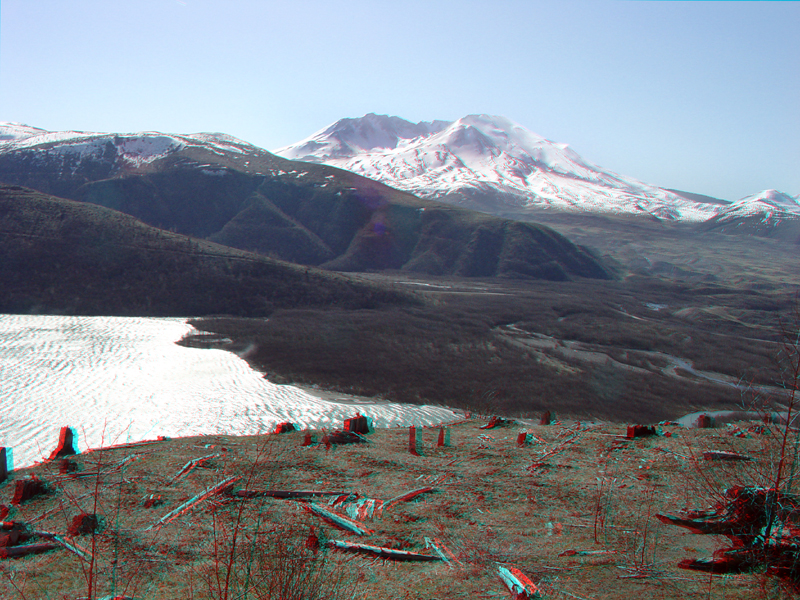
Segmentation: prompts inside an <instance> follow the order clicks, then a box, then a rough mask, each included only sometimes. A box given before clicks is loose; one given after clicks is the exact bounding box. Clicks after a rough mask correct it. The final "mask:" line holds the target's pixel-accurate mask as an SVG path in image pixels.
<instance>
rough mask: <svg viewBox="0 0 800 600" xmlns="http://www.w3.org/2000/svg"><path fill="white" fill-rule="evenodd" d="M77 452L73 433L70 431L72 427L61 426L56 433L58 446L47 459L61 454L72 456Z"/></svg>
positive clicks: (59, 456) (53, 458) (58, 456)
mask: <svg viewBox="0 0 800 600" xmlns="http://www.w3.org/2000/svg"><path fill="white" fill-rule="evenodd" d="M77 453H78V451H77V450H76V449H75V435H74V433H73V432H72V428H71V427H62V428H61V431H60V432H59V434H58V446H57V447H56V449H55V450H53V452H52V453H51V454H50V458H49V459H48V460H55V459H56V458H61V457H63V456H72V455H74V454H77Z"/></svg>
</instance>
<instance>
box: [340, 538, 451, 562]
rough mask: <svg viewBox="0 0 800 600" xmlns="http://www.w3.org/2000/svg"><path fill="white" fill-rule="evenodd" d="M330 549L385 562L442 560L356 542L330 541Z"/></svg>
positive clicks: (436, 557) (426, 555)
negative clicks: (381, 559) (365, 555)
mask: <svg viewBox="0 0 800 600" xmlns="http://www.w3.org/2000/svg"><path fill="white" fill-rule="evenodd" d="M325 545H326V546H328V547H329V548H333V549H334V550H342V551H344V552H357V553H360V554H368V555H370V556H374V557H375V558H383V559H385V560H400V561H409V560H419V561H432V560H442V559H441V557H439V556H433V555H432V554H420V553H419V552H409V551H408V550H395V549H394V548H384V547H382V546H370V545H368V544H358V543H356V542H346V541H343V540H328V541H327V542H326V543H325Z"/></svg>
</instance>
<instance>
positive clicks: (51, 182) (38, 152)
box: [0, 125, 609, 279]
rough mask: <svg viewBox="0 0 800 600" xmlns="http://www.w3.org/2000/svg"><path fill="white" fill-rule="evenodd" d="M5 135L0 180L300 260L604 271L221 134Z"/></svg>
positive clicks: (501, 270) (539, 274) (523, 271)
mask: <svg viewBox="0 0 800 600" xmlns="http://www.w3.org/2000/svg"><path fill="white" fill-rule="evenodd" d="M431 127H434V126H433V125H432V126H431ZM412 133H413V132H412ZM2 137H5V138H6V141H4V142H0V181H5V182H7V183H13V184H17V185H26V186H31V187H34V188H36V189H39V190H43V191H46V192H48V193H52V194H58V195H61V196H63V197H66V198H70V199H74V200H79V201H82V202H87V203H91V204H97V205H100V206H104V207H106V208H112V209H114V210H118V211H121V212H125V213H127V214H130V215H132V216H134V217H136V218H138V219H140V220H142V221H144V222H145V223H148V224H149V225H153V226H155V227H158V228H160V229H166V230H171V231H175V232H177V233H183V234H186V235H191V236H195V237H199V238H204V239H208V240H210V241H214V242H217V243H221V244H225V245H227V246H230V247H235V248H239V249H243V250H247V251H254V252H258V253H261V254H266V255H270V256H273V257H276V258H280V259H284V260H289V261H293V262H297V263H300V264H306V265H315V266H321V267H323V268H327V269H332V270H340V271H360V270H382V269H403V270H406V271H410V272H418V273H430V274H437V275H448V274H452V275H460V276H482V277H494V276H505V277H525V278H545V279H569V278H572V277H575V276H577V277H595V278H608V277H609V273H608V271H607V270H606V269H605V267H604V266H603V265H602V264H601V263H600V262H599V261H598V260H597V259H596V258H595V257H594V256H593V255H592V254H591V253H590V252H588V251H586V250H585V249H583V248H580V247H578V246H575V245H574V244H572V243H571V242H569V241H568V240H566V239H565V238H563V237H562V236H560V235H559V234H557V233H555V232H553V231H552V230H549V229H547V228H544V227H541V226H537V225H533V224H530V225H528V224H521V223H513V222H511V221H505V220H500V219H497V218H495V217H490V216H488V215H478V214H476V213H473V212H471V211H466V210H461V209H457V208H453V207H450V206H447V205H440V204H437V203H432V202H426V201H422V200H420V199H418V198H416V197H414V196H412V195H410V194H408V193H404V192H401V191H398V190H396V189H393V188H390V187H387V186H385V185H383V184H380V183H377V182H375V181H372V180H370V179H367V178H364V177H360V176H358V175H355V174H353V173H349V172H347V171H341V170H339V169H336V168H333V167H329V166H325V165H313V164H305V163H297V162H293V161H289V160H286V159H284V158H280V157H278V156H275V155H272V154H270V153H269V152H266V151H265V150H261V149H259V148H256V147H254V146H250V145H249V144H246V143H245V142H241V141H239V140H235V139H234V138H230V137H229V136H223V135H221V134H194V135H191V136H175V135H165V134H159V133H144V134H131V135H124V136H123V135H113V134H87V133H74V132H65V133H42V132H41V130H33V129H32V128H26V127H23V126H18V125H8V126H6V127H5V129H3V128H2V127H0V138H2Z"/></svg>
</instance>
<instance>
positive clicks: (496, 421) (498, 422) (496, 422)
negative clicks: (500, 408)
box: [479, 416, 515, 429]
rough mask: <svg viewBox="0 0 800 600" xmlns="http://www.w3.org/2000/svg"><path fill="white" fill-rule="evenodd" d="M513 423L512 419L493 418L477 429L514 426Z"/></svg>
mask: <svg viewBox="0 0 800 600" xmlns="http://www.w3.org/2000/svg"><path fill="white" fill-rule="evenodd" d="M514 423H515V421H514V420H513V419H504V418H503V417H498V416H494V417H492V418H491V419H489V422H488V423H487V424H486V425H484V426H482V427H480V428H479V429H494V428H495V427H508V426H510V425H514Z"/></svg>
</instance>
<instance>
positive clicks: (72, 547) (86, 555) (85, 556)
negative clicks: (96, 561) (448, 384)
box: [33, 531, 92, 561]
mask: <svg viewBox="0 0 800 600" xmlns="http://www.w3.org/2000/svg"><path fill="white" fill-rule="evenodd" d="M33 533H34V535H38V536H39V537H43V538H46V539H50V540H53V541H54V542H55V543H56V544H58V545H59V546H61V547H62V548H65V549H67V550H69V551H70V552H72V553H73V554H74V555H75V556H77V557H78V558H80V559H81V560H85V561H89V560H91V558H92V554H91V553H90V552H89V551H88V550H86V549H85V548H82V547H81V546H79V545H78V544H76V543H74V542H68V541H67V540H65V539H64V538H63V537H62V536H60V535H58V534H57V533H52V532H50V531H34V532H33Z"/></svg>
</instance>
